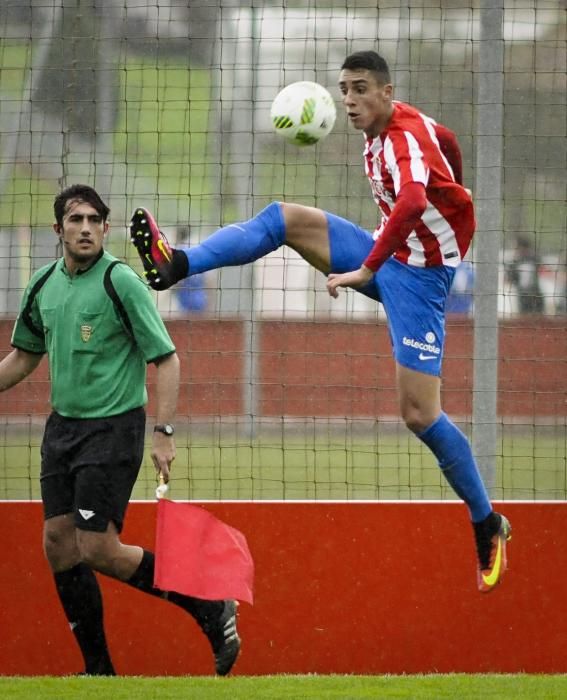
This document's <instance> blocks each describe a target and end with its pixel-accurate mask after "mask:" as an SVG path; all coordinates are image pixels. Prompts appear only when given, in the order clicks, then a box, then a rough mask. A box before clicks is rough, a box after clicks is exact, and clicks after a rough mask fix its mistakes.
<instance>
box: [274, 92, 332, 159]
mask: <svg viewBox="0 0 567 700" xmlns="http://www.w3.org/2000/svg"><path fill="white" fill-rule="evenodd" d="M270 115H271V118H272V126H273V128H274V131H275V132H276V134H280V136H283V137H284V138H285V139H287V140H288V141H291V142H292V143H295V144H296V145H297V146H310V145H311V144H314V143H317V141H320V140H321V139H322V138H325V136H327V134H328V133H329V132H330V131H331V129H332V128H333V126H334V124H335V119H336V116H337V110H336V109H335V103H334V102H333V98H332V97H331V95H330V94H329V92H328V91H327V90H325V88H324V87H323V86H322V85H319V83H311V82H309V81H307V80H304V81H301V82H299V83H291V85H288V86H287V87H285V88H284V89H283V90H282V91H281V92H279V93H278V94H277V95H276V97H275V99H274V101H273V102H272V109H271V112H270Z"/></svg>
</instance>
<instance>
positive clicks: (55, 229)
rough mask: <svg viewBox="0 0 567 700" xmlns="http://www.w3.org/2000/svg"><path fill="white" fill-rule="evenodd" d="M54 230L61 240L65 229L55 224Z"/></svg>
mask: <svg viewBox="0 0 567 700" xmlns="http://www.w3.org/2000/svg"><path fill="white" fill-rule="evenodd" d="M53 230H54V231H55V233H56V234H57V235H58V236H59V238H61V236H62V235H63V227H62V226H61V224H58V223H57V222H55V223H54V224H53Z"/></svg>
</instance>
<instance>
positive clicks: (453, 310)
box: [445, 260, 474, 315]
mask: <svg viewBox="0 0 567 700" xmlns="http://www.w3.org/2000/svg"><path fill="white" fill-rule="evenodd" d="M473 292H474V268H473V266H472V263H470V262H469V261H468V260H463V262H462V263H461V264H460V265H459V267H458V268H457V269H456V271H455V277H454V278H453V284H452V285H451V290H450V292H449V296H448V297H447V304H446V306H445V310H446V312H447V313H449V314H467V315H468V314H470V313H471V312H472V307H473Z"/></svg>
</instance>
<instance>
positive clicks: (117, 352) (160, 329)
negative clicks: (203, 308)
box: [12, 251, 175, 418]
mask: <svg viewBox="0 0 567 700" xmlns="http://www.w3.org/2000/svg"><path fill="white" fill-rule="evenodd" d="M114 261H117V259H116V258H115V257H114V256H112V255H110V253H107V252H106V251H104V252H102V253H101V256H100V257H99V258H98V260H97V261H96V262H95V263H94V264H93V265H92V266H91V267H89V268H88V269H87V270H85V271H84V272H78V273H76V274H75V275H74V276H70V275H69V274H68V272H67V268H66V267H65V262H64V260H63V258H61V259H59V260H58V261H57V262H56V263H55V265H54V267H53V264H52V265H46V266H45V267H42V268H41V269H40V270H38V271H37V272H36V273H34V275H33V276H32V278H31V280H30V282H29V284H28V286H27V287H26V290H25V292H24V296H23V299H22V305H21V309H20V313H19V315H18V318H17V320H16V323H15V326H14V330H13V333H12V345H13V347H15V348H19V349H21V350H25V351H26V352H31V353H40V354H43V353H45V352H46V353H47V355H48V358H49V371H50V377H51V404H52V407H53V409H54V410H55V411H57V413H59V414H61V415H62V416H66V417H69V418H103V417H107V416H113V415H116V414H119V413H124V412H125V411H129V410H131V409H133V408H138V407H140V406H143V405H144V404H145V403H146V402H147V391H146V364H147V363H148V362H152V361H154V360H157V359H159V358H162V357H165V356H167V355H170V354H172V353H173V352H175V346H174V345H173V342H172V341H171V338H170V337H169V335H168V333H167V330H166V329H165V326H164V324H163V321H162V319H161V317H160V315H159V313H158V311H157V309H156V307H155V304H154V301H153V299H152V296H151V293H150V291H149V289H148V287H147V286H146V284H145V283H144V282H143V281H142V279H141V278H140V277H138V275H137V274H136V273H135V272H134V270H132V268H130V267H128V265H125V264H115V265H114V266H113V267H112V270H111V272H110V279H111V285H109V281H108V274H106V278H105V273H107V270H108V268H109V266H110V265H111V264H112V263H113V262H114ZM52 267H53V269H52V271H51V274H49V275H48V276H47V278H46V279H44V282H43V284H41V283H40V280H42V279H43V278H45V276H46V275H47V274H48V272H49V270H50V268H52ZM113 296H114V299H113V298H112V297H113Z"/></svg>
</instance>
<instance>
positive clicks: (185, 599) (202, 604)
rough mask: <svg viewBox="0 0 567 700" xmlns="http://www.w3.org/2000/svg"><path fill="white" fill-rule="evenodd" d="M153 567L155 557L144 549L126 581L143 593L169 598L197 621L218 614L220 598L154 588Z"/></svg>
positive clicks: (221, 609)
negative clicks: (196, 596)
mask: <svg viewBox="0 0 567 700" xmlns="http://www.w3.org/2000/svg"><path fill="white" fill-rule="evenodd" d="M154 569H155V557H154V555H153V552H148V550H147V549H144V554H143V556H142V561H141V562H140V565H139V566H138V568H137V569H136V571H134V573H133V574H132V576H131V577H130V578H129V579H128V580H127V581H126V583H127V584H128V585H130V586H133V587H134V588H137V589H138V590H139V591H143V592H144V593H149V594H150V595H153V596H157V597H158V598H163V599H164V600H169V601H170V602H171V603H174V605H178V606H179V607H180V608H183V610H185V612H188V613H189V614H190V615H192V616H193V617H194V618H195V619H196V620H197V622H201V621H203V620H205V619H206V618H207V617H208V616H209V615H214V614H218V613H220V612H222V611H223V609H224V602H223V601H222V600H203V599H201V598H193V597H192V596H189V595H183V594H182V593H176V592H175V591H162V590H161V589H160V588H156V587H155V586H154Z"/></svg>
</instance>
